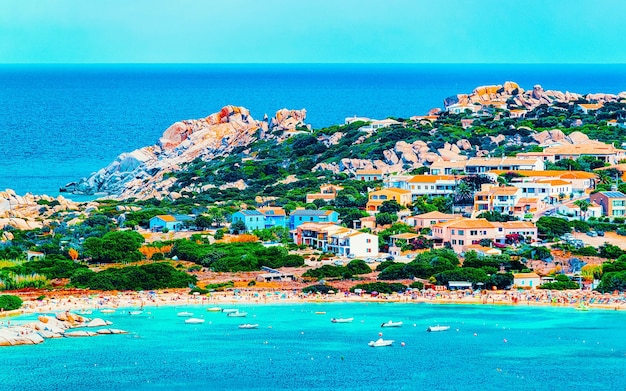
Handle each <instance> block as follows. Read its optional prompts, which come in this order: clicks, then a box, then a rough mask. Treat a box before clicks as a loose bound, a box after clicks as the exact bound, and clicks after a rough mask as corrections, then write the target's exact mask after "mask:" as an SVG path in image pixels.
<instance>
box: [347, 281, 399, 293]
mask: <svg viewBox="0 0 626 391" xmlns="http://www.w3.org/2000/svg"><path fill="white" fill-rule="evenodd" d="M406 288H407V286H406V285H404V284H400V283H388V282H372V283H369V284H357V285H355V286H353V287H352V288H350V292H354V291H355V290H356V289H361V290H362V291H363V292H366V293H372V292H378V293H386V294H389V293H394V292H404V291H405V290H406Z"/></svg>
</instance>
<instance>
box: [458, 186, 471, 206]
mask: <svg viewBox="0 0 626 391" xmlns="http://www.w3.org/2000/svg"><path fill="white" fill-rule="evenodd" d="M472 201H473V191H472V187H471V186H470V185H468V184H467V183H465V182H461V183H459V184H458V186H457V187H456V193H455V194H454V202H455V203H456V204H459V205H469V204H471V203H472Z"/></svg>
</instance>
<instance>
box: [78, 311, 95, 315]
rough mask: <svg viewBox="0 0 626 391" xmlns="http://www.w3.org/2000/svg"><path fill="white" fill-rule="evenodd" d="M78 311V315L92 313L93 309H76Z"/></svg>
mask: <svg viewBox="0 0 626 391" xmlns="http://www.w3.org/2000/svg"><path fill="white" fill-rule="evenodd" d="M76 313H77V314H78V315H91V314H92V311H91V310H78V311H76Z"/></svg>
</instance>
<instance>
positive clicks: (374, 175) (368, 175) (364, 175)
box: [354, 170, 383, 182]
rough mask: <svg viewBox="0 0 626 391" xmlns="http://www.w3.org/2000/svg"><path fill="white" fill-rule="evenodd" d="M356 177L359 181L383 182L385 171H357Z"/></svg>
mask: <svg viewBox="0 0 626 391" xmlns="http://www.w3.org/2000/svg"><path fill="white" fill-rule="evenodd" d="M354 176H355V177H356V180H357V181H365V182H371V181H382V180H383V171H382V170H356V172H355V174H354Z"/></svg>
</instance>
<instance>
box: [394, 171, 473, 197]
mask: <svg viewBox="0 0 626 391" xmlns="http://www.w3.org/2000/svg"><path fill="white" fill-rule="evenodd" d="M462 178H463V176H460V175H458V176H457V175H414V176H394V177H391V178H389V179H388V180H387V181H386V182H385V185H386V186H387V187H389V188H392V187H395V188H398V189H401V190H409V191H410V192H411V196H412V199H413V200H415V199H416V198H417V197H419V196H446V195H451V194H454V193H455V192H456V187H457V186H458V184H459V182H460V180H461V179H462Z"/></svg>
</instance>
